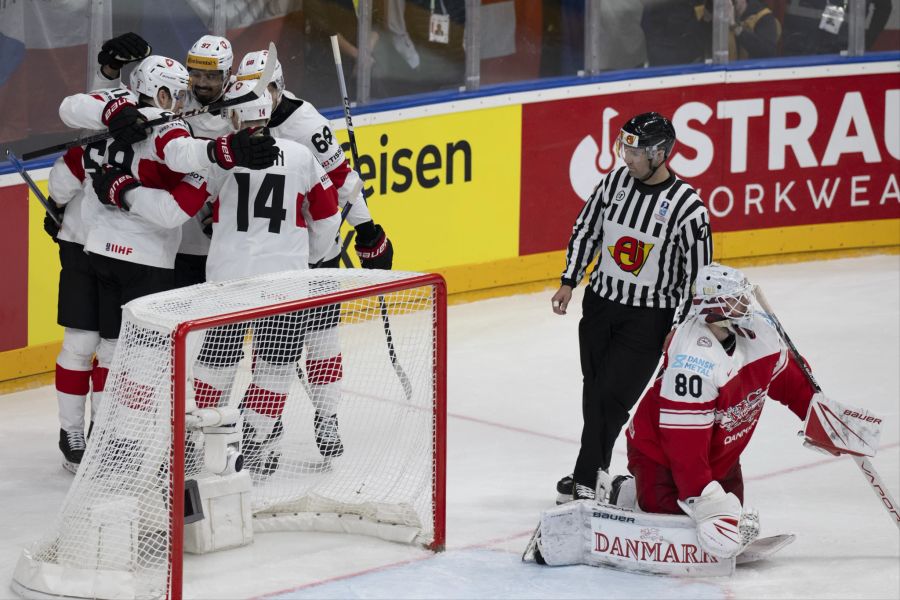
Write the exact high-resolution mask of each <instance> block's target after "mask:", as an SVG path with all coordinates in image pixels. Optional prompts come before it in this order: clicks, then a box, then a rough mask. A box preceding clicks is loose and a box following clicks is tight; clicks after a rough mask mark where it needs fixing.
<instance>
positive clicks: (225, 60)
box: [187, 35, 234, 78]
mask: <svg viewBox="0 0 900 600" xmlns="http://www.w3.org/2000/svg"><path fill="white" fill-rule="evenodd" d="M233 63H234V52H232V50H231V42H229V41H228V40H226V39H225V38H223V37H220V36H217V35H204V36H203V37H202V38H200V39H199V40H197V41H196V42H195V43H194V45H193V46H191V49H190V50H189V51H188V55H187V68H188V69H199V70H201V71H222V75H223V78H227V77H228V76H229V75H230V74H231V65H232V64H233Z"/></svg>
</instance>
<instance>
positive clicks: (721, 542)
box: [678, 481, 759, 558]
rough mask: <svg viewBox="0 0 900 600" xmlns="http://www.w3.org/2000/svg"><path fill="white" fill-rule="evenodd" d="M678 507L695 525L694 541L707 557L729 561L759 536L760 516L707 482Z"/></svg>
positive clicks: (731, 495)
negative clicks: (695, 536)
mask: <svg viewBox="0 0 900 600" xmlns="http://www.w3.org/2000/svg"><path fill="white" fill-rule="evenodd" d="M678 506H680V507H681V510H683V511H684V512H685V514H686V515H687V516H689V517H690V518H691V519H693V520H694V523H696V524H697V542H698V543H699V544H700V547H701V548H703V550H705V551H706V552H708V553H709V554H712V555H713V556H717V557H719V558H732V557H734V556H737V555H738V554H740V553H741V551H742V550H743V549H744V548H746V547H747V546H748V545H749V544H750V543H752V542H753V540H755V539H756V538H757V537H759V514H758V513H757V512H756V511H755V510H749V509H748V510H744V509H743V508H742V507H741V501H740V500H738V497H737V496H735V495H734V494H732V493H731V492H729V493H727V494H726V493H725V490H723V489H722V486H721V485H720V484H719V482H718V481H710V482H709V483H708V484H706V487H705V488H703V491H702V492H701V493H700V495H699V496H694V497H692V498H688V499H687V500H685V501H682V500H679V501H678Z"/></svg>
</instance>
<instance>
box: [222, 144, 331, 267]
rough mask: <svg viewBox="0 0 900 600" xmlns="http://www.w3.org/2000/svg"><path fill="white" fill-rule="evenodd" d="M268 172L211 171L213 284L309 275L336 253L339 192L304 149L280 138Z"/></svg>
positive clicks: (238, 169)
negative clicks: (256, 277)
mask: <svg viewBox="0 0 900 600" xmlns="http://www.w3.org/2000/svg"><path fill="white" fill-rule="evenodd" d="M275 141H276V145H277V147H278V149H279V151H280V153H279V157H278V159H277V160H276V161H275V164H274V165H272V166H271V167H269V168H267V169H262V170H258V171H257V170H250V169H245V168H241V167H237V168H234V169H232V170H229V171H226V170H224V169H221V168H219V167H217V166H213V167H211V168H210V170H209V172H208V179H209V181H208V183H207V188H208V190H209V192H210V196H211V197H212V198H214V201H213V236H212V243H211V245H210V248H209V259H208V262H207V265H206V278H207V281H223V280H225V279H232V278H235V277H245V276H249V275H259V274H262V273H273V272H276V271H284V270H289V269H306V268H308V266H309V264H310V263H316V262H318V261H319V260H320V259H322V258H323V257H324V256H325V253H326V252H328V250H329V249H330V248H331V247H332V246H333V244H334V240H335V237H336V236H337V232H338V228H339V227H340V224H341V215H340V211H339V210H338V197H337V191H336V189H335V187H334V185H332V183H331V180H330V179H329V177H328V175H327V174H326V173H325V171H324V169H322V166H321V165H320V164H319V162H318V161H317V160H316V158H315V157H314V156H313V155H312V153H311V152H310V151H309V150H308V149H307V148H305V147H304V146H302V145H300V144H298V143H297V142H293V141H291V140H286V139H283V138H275Z"/></svg>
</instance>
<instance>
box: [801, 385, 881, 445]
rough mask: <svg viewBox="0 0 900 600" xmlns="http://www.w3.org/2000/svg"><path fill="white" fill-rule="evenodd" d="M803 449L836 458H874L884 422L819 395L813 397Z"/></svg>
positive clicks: (865, 411) (867, 413)
mask: <svg viewBox="0 0 900 600" xmlns="http://www.w3.org/2000/svg"><path fill="white" fill-rule="evenodd" d="M801 434H802V435H803V445H804V446H807V447H810V448H813V449H814V450H819V451H824V452H828V453H829V454H833V455H835V456H840V455H841V454H850V455H852V456H875V452H877V451H878V438H879V437H880V436H881V419H880V418H879V417H876V416H875V415H873V414H872V413H870V412H869V411H867V410H865V409H862V408H853V407H851V406H846V405H844V404H841V403H840V402H837V401H836V400H832V399H831V398H828V397H827V396H825V394H823V393H821V392H819V393H817V394H815V395H814V396H813V397H812V400H811V401H810V403H809V411H808V412H807V413H806V421H805V423H804V427H803V431H802V432H801Z"/></svg>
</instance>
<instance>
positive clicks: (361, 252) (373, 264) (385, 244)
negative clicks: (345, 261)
mask: <svg viewBox="0 0 900 600" xmlns="http://www.w3.org/2000/svg"><path fill="white" fill-rule="evenodd" d="M354 248H355V249H356V255H357V256H358V257H359V263H360V264H361V265H362V268H363V269H385V270H389V269H390V268H391V266H393V264H394V245H393V244H391V240H389V239H388V237H387V236H386V235H385V234H384V229H382V227H381V225H375V224H374V223H373V222H372V221H366V222H365V223H360V224H359V225H357V226H356V245H355V246H354Z"/></svg>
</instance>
